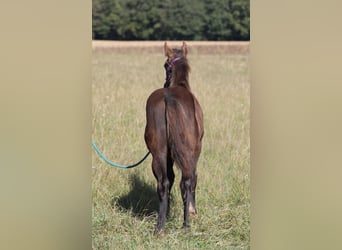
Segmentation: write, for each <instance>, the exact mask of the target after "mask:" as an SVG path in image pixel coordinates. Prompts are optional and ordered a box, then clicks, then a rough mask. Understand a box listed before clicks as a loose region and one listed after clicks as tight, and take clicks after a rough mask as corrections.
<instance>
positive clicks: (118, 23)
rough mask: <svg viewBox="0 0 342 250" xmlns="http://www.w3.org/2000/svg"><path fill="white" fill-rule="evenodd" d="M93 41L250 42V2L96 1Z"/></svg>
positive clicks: (94, 1)
mask: <svg viewBox="0 0 342 250" xmlns="http://www.w3.org/2000/svg"><path fill="white" fill-rule="evenodd" d="M92 21H93V24H92V25H93V39H103V40H213V41H217V40H249V39H250V35H249V34H250V32H249V0H93V11H92Z"/></svg>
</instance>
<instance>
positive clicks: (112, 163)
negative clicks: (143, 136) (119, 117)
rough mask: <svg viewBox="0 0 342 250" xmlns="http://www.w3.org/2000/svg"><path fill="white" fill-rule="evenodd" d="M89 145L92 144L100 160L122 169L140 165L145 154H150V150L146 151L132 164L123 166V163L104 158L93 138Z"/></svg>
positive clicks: (144, 158)
mask: <svg viewBox="0 0 342 250" xmlns="http://www.w3.org/2000/svg"><path fill="white" fill-rule="evenodd" d="M91 145H92V146H93V148H94V150H95V151H96V153H97V154H98V155H99V156H100V157H101V159H102V160H104V161H105V162H106V163H107V164H109V165H110V166H112V167H117V168H122V169H128V168H134V167H136V166H138V165H140V164H141V163H142V162H143V161H144V160H146V158H147V156H148V155H149V154H150V151H148V152H147V153H146V155H145V156H144V157H143V158H142V159H141V160H140V161H138V162H137V163H135V164H132V165H128V166H125V165H120V164H117V163H114V162H112V161H110V160H108V159H107V158H106V156H104V154H103V153H102V152H101V151H100V150H99V148H98V147H97V146H96V144H95V142H94V140H91Z"/></svg>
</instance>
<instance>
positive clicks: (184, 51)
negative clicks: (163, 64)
mask: <svg viewBox="0 0 342 250" xmlns="http://www.w3.org/2000/svg"><path fill="white" fill-rule="evenodd" d="M182 51H183V56H184V57H186V55H187V54H188V46H187V45H186V43H185V42H184V41H183V45H182Z"/></svg>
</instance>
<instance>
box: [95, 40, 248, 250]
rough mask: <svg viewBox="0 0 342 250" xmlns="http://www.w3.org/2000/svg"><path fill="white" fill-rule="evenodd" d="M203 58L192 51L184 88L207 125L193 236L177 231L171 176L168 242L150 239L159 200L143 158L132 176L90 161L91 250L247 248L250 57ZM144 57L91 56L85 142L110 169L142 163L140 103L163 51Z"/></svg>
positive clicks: (157, 83)
mask: <svg viewBox="0 0 342 250" xmlns="http://www.w3.org/2000/svg"><path fill="white" fill-rule="evenodd" d="M178 44H179V45H180V43H178ZM162 45H163V43H162V42H160V48H161V46H162ZM189 46H190V43H189ZM160 48H159V45H158V47H157V48H154V49H153V50H151V51H159V49H160ZM207 51H208V50H205V53H201V51H200V50H194V49H192V50H191V52H192V53H191V52H190V55H189V61H190V65H191V67H192V71H191V74H190V84H191V87H192V90H193V92H194V94H195V95H196V96H197V98H198V100H199V102H200V104H201V106H202V108H203V113H204V123H205V124H204V125H205V135H204V139H203V150H202V154H201V156H200V160H199V163H198V188H197V208H198V212H199V215H198V217H197V219H195V220H193V221H192V222H191V225H192V228H191V231H189V232H184V231H183V229H181V226H182V218H183V215H182V202H181V196H180V190H179V185H178V184H177V183H179V181H180V174H179V171H178V170H176V171H175V172H176V180H175V181H176V182H175V185H174V188H173V190H172V205H171V214H170V217H169V219H168V221H167V225H166V229H167V233H166V235H165V236H164V237H156V236H154V235H153V231H154V227H155V224H156V215H157V210H158V200H157V194H156V181H155V179H154V177H153V174H152V171H151V167H150V164H151V158H150V157H149V158H148V159H147V160H146V161H145V162H144V163H143V164H142V165H140V166H139V167H138V168H135V169H131V170H120V169H115V168H112V167H109V166H108V165H106V164H105V163H104V162H103V161H102V160H100V159H99V158H98V156H97V155H96V154H95V153H94V154H93V185H92V187H93V246H94V248H95V249H101V250H102V249H248V248H249V209H250V192H249V176H250V175H249V171H250V163H249V159H250V155H249V154H250V147H249V145H250V144H249V88H250V84H249V75H248V55H246V54H244V53H242V54H236V53H233V54H230V53H212V54H209V53H207ZM146 52H148V51H146V50H144V49H142V50H141V51H140V52H139V50H137V49H136V48H135V49H133V50H129V49H127V50H124V51H122V50H115V49H114V50H113V49H112V50H101V49H94V50H93V85H92V89H93V116H94V122H93V128H94V134H93V137H94V139H95V141H96V142H97V144H98V146H99V147H100V148H101V149H102V150H103V151H104V153H105V155H106V156H107V157H108V158H109V159H112V160H113V161H115V162H118V163H122V164H130V163H133V162H136V161H138V160H139V159H140V158H141V157H142V156H143V155H144V154H145V153H146V146H145V143H144V140H143V134H144V128H145V103H146V99H147V97H148V96H149V94H150V93H151V92H152V91H153V90H154V89H156V88H159V87H161V86H162V85H163V82H164V76H165V75H164V70H163V63H164V60H165V58H164V56H163V54H162V51H161V52H160V51H159V52H158V53H155V52H149V53H146Z"/></svg>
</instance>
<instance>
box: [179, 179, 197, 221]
mask: <svg viewBox="0 0 342 250" xmlns="http://www.w3.org/2000/svg"><path fill="white" fill-rule="evenodd" d="M196 183H197V175H196V173H195V172H194V173H193V174H192V175H191V176H190V177H188V176H184V175H183V176H182V180H181V184H180V187H181V193H182V198H183V205H184V223H183V227H189V226H190V220H189V214H196V205H195V188H196Z"/></svg>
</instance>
